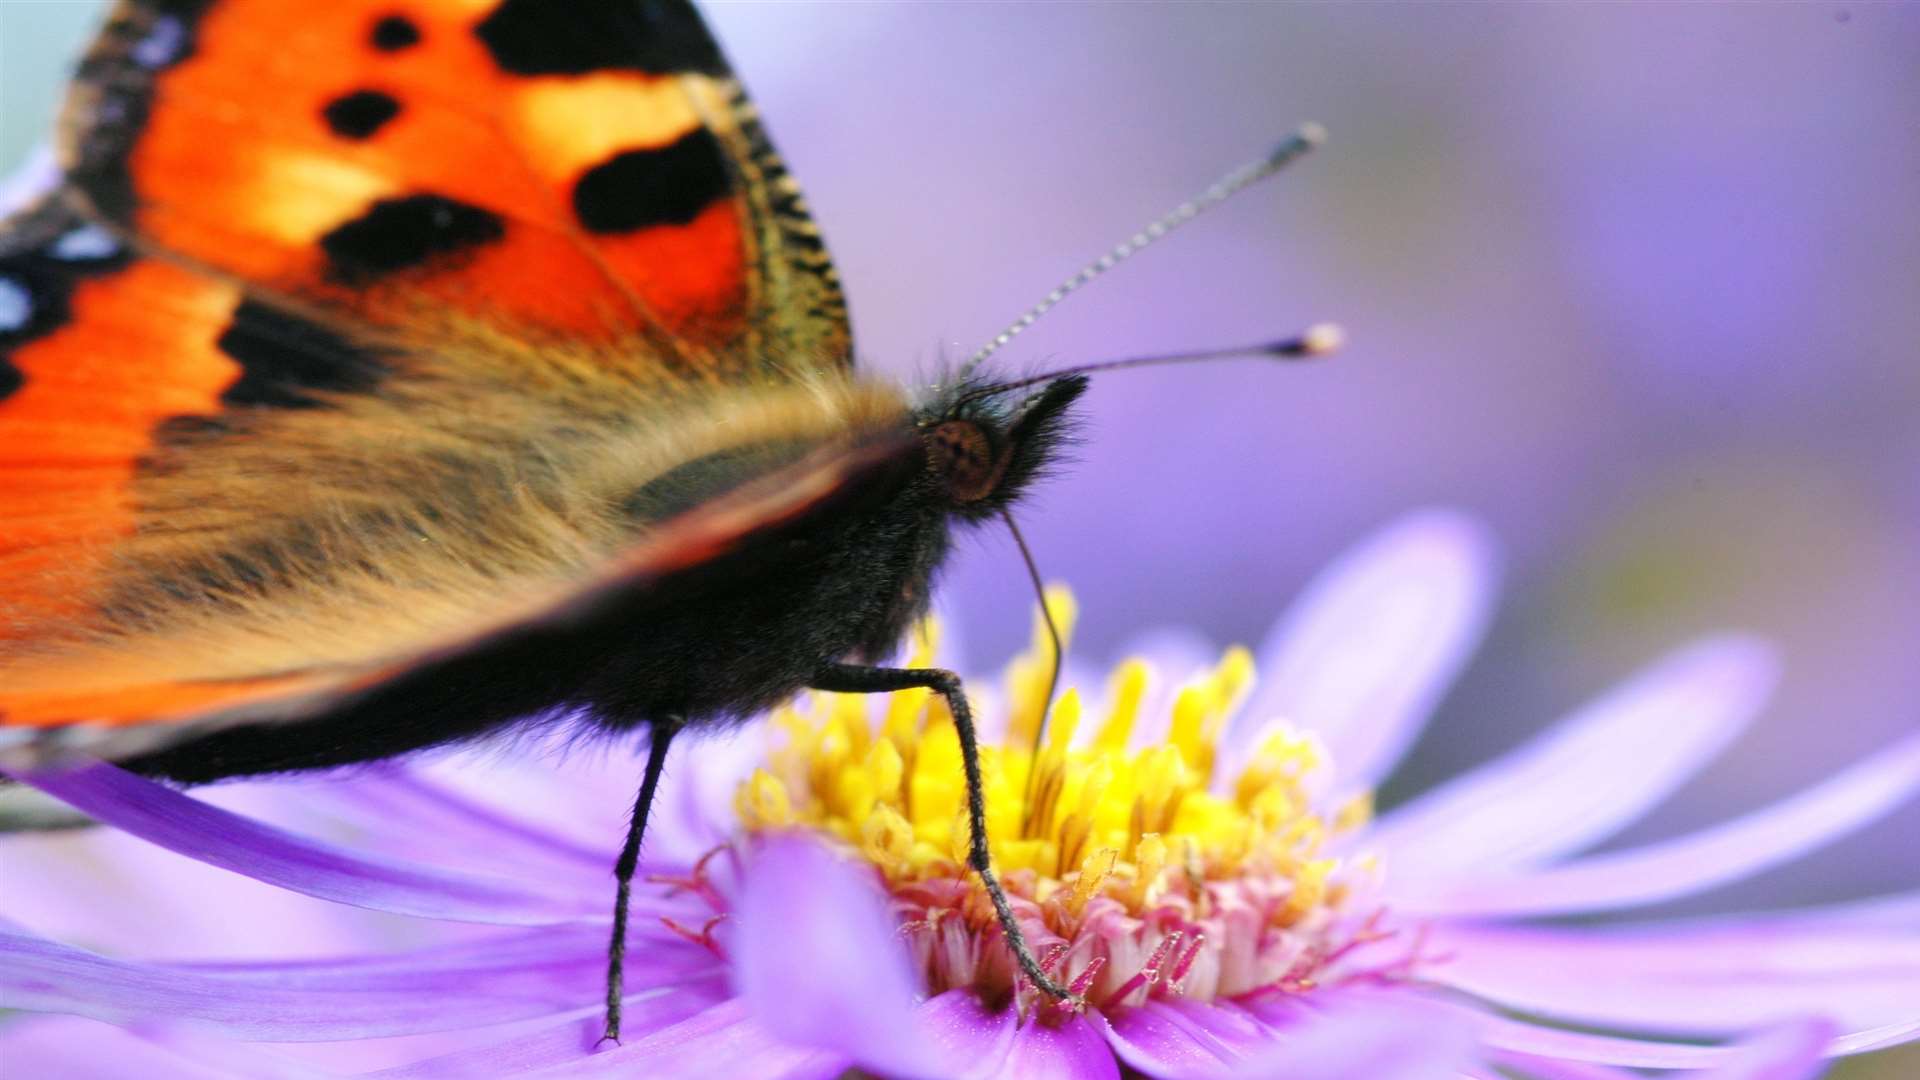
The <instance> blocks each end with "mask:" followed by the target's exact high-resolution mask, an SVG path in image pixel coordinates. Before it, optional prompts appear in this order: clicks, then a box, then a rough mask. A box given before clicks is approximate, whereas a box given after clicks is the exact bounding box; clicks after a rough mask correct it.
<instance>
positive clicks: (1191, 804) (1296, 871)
mask: <svg viewBox="0 0 1920 1080" xmlns="http://www.w3.org/2000/svg"><path fill="white" fill-rule="evenodd" d="M1047 603H1048V605H1049V607H1050V608H1051V609H1052V611H1053V612H1054V617H1055V621H1056V622H1057V623H1058V624H1059V625H1060V626H1061V628H1062V632H1063V634H1064V633H1065V632H1067V631H1068V630H1069V629H1070V628H1071V625H1072V623H1073V616H1074V605H1073V601H1072V598H1071V597H1070V596H1069V595H1068V594H1067V593H1066V591H1065V590H1063V589H1053V590H1049V592H1048V596H1047ZM936 636H937V628H936V627H934V626H932V625H931V624H929V625H928V626H926V627H924V628H923V632H922V633H921V635H920V641H919V644H918V647H917V649H916V652H915V654H914V656H913V657H912V658H911V660H910V661H909V663H910V666H914V667H928V666H932V664H933V659H934V656H933V653H934V644H935V638H936ZM1051 666H1052V650H1051V647H1050V644H1049V640H1048V638H1047V637H1046V635H1045V633H1044V624H1042V623H1041V622H1040V621H1039V620H1038V618H1036V620H1035V632H1034V644H1033V646H1032V648H1031V649H1030V650H1029V651H1028V652H1026V653H1024V654H1022V655H1021V656H1020V657H1018V658H1016V659H1015V660H1014V662H1013V663H1012V665H1010V667H1009V669H1008V672H1007V676H1006V688H1005V705H1004V707H1003V708H1002V709H1001V710H999V711H998V712H997V713H996V712H994V711H988V710H981V709H979V707H978V705H976V711H977V712H979V713H980V715H982V716H989V717H990V716H994V715H1003V716H1004V717H1005V718H1006V735H1005V738H1004V739H1003V740H1002V741H1000V742H999V743H998V744H997V745H983V746H982V747H981V769H982V776H983V780H984V788H985V795H986V811H987V828H988V834H989V836H990V837H991V840H992V852H993V862H994V866H995V868H996V869H997V870H998V871H999V873H1000V876H1001V879H1002V880H1003V882H1004V883H1005V884H1006V887H1007V890H1008V892H1009V894H1010V895H1011V896H1013V897H1014V902H1015V905H1016V908H1017V910H1018V913H1019V915H1020V919H1021V924H1022V929H1023V930H1024V931H1025V932H1026V933H1027V934H1028V937H1029V941H1030V942H1031V943H1032V944H1033V946H1034V947H1035V949H1036V951H1037V952H1038V954H1039V955H1040V957H1041V959H1042V962H1043V963H1044V964H1047V965H1049V967H1050V968H1051V969H1052V970H1053V971H1054V972H1055V973H1057V974H1058V975H1059V976H1060V977H1062V978H1064V979H1066V980H1068V981H1069V982H1070V983H1071V984H1072V986H1073V988H1074V989H1075V990H1076V992H1078V993H1080V994H1082V995H1084V996H1085V998H1086V999H1087V1001H1088V1002H1089V1003H1090V1004H1092V1005H1093V1006H1094V1007H1097V1008H1101V1009H1103V1010H1111V1009H1116V1008H1124V1007H1126V1006H1128V1005H1131V1004H1137V1003H1139V1002H1140V1001H1142V1000H1145V999H1146V997H1148V996H1150V995H1161V996H1165V995H1175V994H1179V995H1185V996H1189V997H1197V998H1200V999H1202V1000H1209V999H1213V998H1216V997H1230V996H1238V995H1243V994H1249V993H1255V992H1261V991H1278V992H1298V991H1301V990H1305V989H1308V988H1310V987H1311V986H1313V985H1315V983H1316V982H1317V981H1318V980H1319V979H1320V978H1321V977H1322V976H1323V975H1324V974H1325V973H1326V972H1327V971H1328V970H1329V969H1330V968H1331V966H1332V965H1333V964H1334V963H1335V961H1337V960H1339V959H1341V958H1343V957H1345V956H1346V955H1347V954H1349V953H1351V952H1352V951H1353V950H1355V949H1356V948H1358V947H1360V946H1362V945H1365V944H1367V943H1370V942H1372V941H1375V940H1379V939H1380V938H1381V937H1383V936H1384V935H1382V934H1381V933H1380V931H1379V927H1378V914H1379V912H1378V911H1377V909H1376V908H1374V907H1373V906H1372V905H1370V904H1369V903H1368V902H1367V900H1366V898H1365V894H1366V893H1368V892H1370V886H1371V884H1372V880H1373V877H1374V873H1373V870H1374V868H1373V865H1372V863H1371V861H1370V860H1367V859H1364V858H1362V859H1351V860H1343V859H1340V858H1336V857H1334V856H1333V855H1330V854H1329V853H1328V847H1329V842H1330V840H1331V839H1332V838H1333V837H1335V836H1337V835H1339V834H1341V833H1344V832H1347V831H1349V830H1353V829H1356V828H1358V827H1359V826H1361V825H1363V824H1364V823H1365V822H1366V821H1367V819H1368V817H1369V814H1370V812H1371V803H1370V801H1369V799H1368V798H1367V797H1365V796H1362V797H1359V798H1355V799H1351V800H1349V801H1347V802H1345V803H1344V804H1342V805H1341V806H1340V807H1339V808H1338V809H1336V810H1334V811H1332V812H1331V813H1325V812H1322V811H1321V810H1319V809H1316V807H1317V806H1319V805H1321V800H1320V799H1319V796H1320V794H1321V792H1322V790H1323V787H1324V781H1325V780H1326V778H1327V774H1328V763H1327V761H1326V755H1325V753H1324V751H1323V750H1322V748H1321V747H1320V744H1319V743H1318V741H1317V740H1315V739H1314V738H1312V737H1311V736H1308V735H1303V734H1300V733H1298V732H1295V731H1292V730H1289V729H1285V728H1280V729H1278V730H1275V731H1274V732H1273V733H1272V734H1269V735H1268V736H1267V737H1266V738H1265V740H1264V741H1263V742H1262V743H1261V744H1259V746H1258V747H1257V749H1256V751H1255V752H1254V753H1253V755H1252V756H1251V758H1250V760H1248V761H1247V762H1246V764H1245V765H1244V766H1243V767H1241V768H1240V769H1239V770H1238V772H1237V774H1235V775H1234V776H1232V777H1231V778H1227V777H1217V776H1216V769H1217V766H1218V765H1219V762H1218V761H1217V757H1218V749H1219V745H1220V739H1221V736H1222V735H1223V733H1224V731H1225V728H1226V725H1227V722H1228V720H1229V719H1230V718H1231V717H1232V716H1233V713H1234V711H1235V709H1236V708H1237V707H1238V706H1239V704H1240V703H1241V701H1242V699H1243V698H1244V697H1245V695H1246V692H1247V690H1248V689H1249V688H1250V686H1251V685H1252V682H1253V678H1254V671H1253V660H1252V657H1251V655H1250V654H1249V653H1248V652H1247V650H1245V649H1242V648H1238V647H1236V648H1232V649H1229V650H1227V652H1226V653H1225V655H1223V656H1222V657H1221V658H1220V661H1219V662H1218V663H1217V664H1216V665H1215V666H1214V667H1213V668H1212V669H1211V670H1210V671H1208V672H1205V673H1204V674H1203V675H1202V676H1201V677H1199V678H1197V679H1195V680H1193V681H1191V682H1190V683H1189V684H1188V685H1186V686H1184V687H1182V688H1180V689H1179V691H1178V692H1177V693H1176V694H1175V695H1174V696H1173V699H1172V703H1171V707H1170V710H1168V712H1169V713H1170V715H1167V716H1166V717H1165V732H1164V735H1162V737H1160V738H1159V739H1158V740H1157V741H1143V740H1142V739H1141V738H1140V733H1141V729H1142V728H1143V727H1145V726H1147V721H1150V720H1154V721H1157V720H1158V719H1159V718H1158V717H1148V716H1145V715H1143V714H1144V712H1145V703H1146V702H1147V701H1148V700H1149V699H1150V697H1151V696H1152V694H1151V691H1152V686H1153V679H1154V674H1153V672H1152V671H1151V669H1150V667H1149V665H1148V663H1147V662H1146V661H1144V660H1140V659H1130V660H1127V661H1126V662H1124V663H1122V664H1121V665H1119V667H1118V668H1116V669H1115V670H1114V671H1113V673H1112V675H1111V677H1110V678H1109V680H1108V686H1107V693H1106V703H1107V704H1106V706H1105V709H1104V710H1103V714H1102V715H1100V716H1099V717H1098V718H1097V722H1096V723H1094V724H1093V725H1092V730H1091V731H1090V732H1084V733H1083V731H1082V729H1083V728H1084V727H1087V726H1088V720H1089V718H1088V717H1087V716H1086V715H1085V706H1084V705H1083V703H1082V699H1081V696H1080V694H1079V692H1078V691H1077V690H1076V689H1074V688H1068V689H1067V690H1065V691H1064V692H1063V693H1062V694H1061V696H1060V699H1059V701H1058V702H1057V703H1056V704H1055V706H1054V709H1053V712H1052V716H1051V720H1050V723H1049V724H1048V726H1047V731H1046V739H1045V741H1044V743H1043V744H1042V745H1041V746H1040V748H1039V750H1038V752H1037V753H1036V752H1035V751H1034V742H1035V738H1034V736H1035V733H1036V732H1037V731H1039V725H1040V721H1041V713H1042V709H1043V708H1044V704H1045V701H1044V699H1045V696H1046V692H1047V681H1048V677H1049V673H1050V670H1051ZM809 706H810V707H809V708H808V709H807V710H806V711H802V710H800V709H798V708H795V707H791V706H789V707H787V708H783V709H781V710H780V711H779V712H778V713H777V714H776V717H775V724H776V727H777V730H778V731H779V733H780V736H781V737H783V738H784V742H783V744H782V745H780V746H778V747H777V748H776V749H774V750H773V751H772V752H771V753H770V755H769V758H768V763H767V765H766V766H765V767H764V768H761V769H759V770H757V771H756V772H755V773H754V774H753V776H752V777H751V778H750V779H749V780H748V781H746V782H745V783H744V784H742V785H741V787H740V789H739V791H738V793H737V795H736V807H737V810H738V813H739V817H740V820H741V822H742V824H743V825H744V827H745V828H746V829H747V831H748V832H750V833H754V832H765V831H770V830H784V829H795V828H804V829H810V830H814V831H817V832H821V833H825V834H828V835H830V836H832V837H835V838H837V839H838V840H839V841H840V842H841V843H842V844H843V845H844V846H845V847H847V848H850V849H851V850H853V851H855V852H857V853H858V854H859V855H860V856H861V857H862V858H864V859H865V860H866V861H868V862H870V863H871V864H872V865H873V866H874V867H875V868H876V869H877V870H878V872H879V874H880V876H881V877H882V878H883V879H884V881H885V883H886V885H887V887H888V889H889V891H890V892H891V894H892V896H893V898H894V900H895V903H896V906H897V907H898V908H899V909H900V912H901V914H902V916H903V917H904V920H905V925H906V928H907V931H906V932H907V937H908V940H909V942H910V943H911V945H912V947H913V949H914V951H915V954H916V956H917V958H918V959H919V961H920V962H921V963H922V965H923V966H924V968H925V971H926V975H927V977H928V979H929V982H930V986H931V989H932V990H933V991H934V992H935V993H938V992H940V991H943V990H947V989H952V988H955V987H965V988H969V989H973V990H975V991H977V992H979V993H981V994H982V996H983V997H985V998H987V999H988V1000H990V1001H992V1000H1000V1001H1004V1000H1006V999H1008V998H1009V997H1015V998H1018V999H1019V1000H1020V1002H1021V1004H1022V1006H1023V1007H1026V1008H1043V1007H1046V1006H1047V1005H1048V1004H1049V1002H1047V1001H1044V1000H1041V999H1039V998H1038V997H1036V995H1035V993H1034V991H1033V989H1032V987H1031V986H1030V985H1029V984H1027V982H1026V980H1024V979H1023V978H1020V977H1019V972H1018V970H1017V968H1016V967H1015V965H1014V963H1013V958H1012V955H1011V953H1010V951H1009V950H1008V949H1007V948H1006V947H1005V944H1004V941H1003V940H1002V935H1001V931H1000V929H999V926H998V924H997V922H996V920H995V919H994V916H993V911H992V908H991V906H990V905H989V904H988V902H987V898H986V895H985V892H984V890H983V889H982V888H981V887H980V885H979V882H978V879H977V878H975V877H974V876H973V875H972V874H971V873H969V872H968V870H967V868H966V850H967V842H968V834H967V814H966V785H965V781H964V774H963V771H962V769H961V762H960V741H959V738H958V736H957V734H956V733H955V731H954V726H953V718H952V716H951V714H950V713H949V712H948V711H947V708H946V705H945V702H944V701H943V700H942V699H941V698H940V697H939V696H937V695H934V694H932V693H930V692H929V691H925V690H909V691H904V692H901V693H896V694H894V695H892V696H891V697H890V698H889V699H886V700H885V701H884V702H883V703H880V704H878V705H877V706H876V704H875V702H874V701H873V700H872V699H870V698H867V697H862V696H850V695H840V694H816V695H814V696H813V698H812V700H811V701H810V703H809ZM876 714H877V715H876ZM989 722H990V721H989ZM1083 735H1084V737H1083ZM983 740H984V736H983Z"/></svg>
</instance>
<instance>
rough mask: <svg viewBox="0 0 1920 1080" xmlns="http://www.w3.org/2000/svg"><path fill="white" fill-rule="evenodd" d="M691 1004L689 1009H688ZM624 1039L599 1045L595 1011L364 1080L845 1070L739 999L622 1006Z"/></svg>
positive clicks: (806, 1078) (812, 1074) (687, 1078)
mask: <svg viewBox="0 0 1920 1080" xmlns="http://www.w3.org/2000/svg"><path fill="white" fill-rule="evenodd" d="M688 1004H692V1005H693V1006H694V1007H693V1008H688V1007H687V1006H688ZM627 1015H628V1020H629V1024H628V1026H627V1031H628V1033H629V1036H628V1038H627V1039H626V1041H625V1042H624V1043H621V1044H618V1045H616V1044H613V1043H606V1044H601V1042H600V1035H601V1031H602V1029H603V1020H602V1018H601V1015H600V1010H599V1009H597V1008H595V1009H590V1010H580V1011H578V1012H577V1013H575V1014H574V1015H572V1016H569V1017H568V1018H566V1019H565V1020H563V1021H561V1022H559V1023H556V1024H553V1025H551V1026H548V1027H543V1028H539V1029H536V1030H534V1031H532V1032H531V1033H528V1034H525V1035H521V1036H519V1037H517V1038H514V1039H511V1040H508V1041H506V1042H501V1043H496V1044H494V1045H491V1046H485V1047H475V1048H473V1049H468V1050H459V1051H455V1052H454V1053H451V1054H446V1055H442V1056H439V1057H434V1058H429V1059H427V1060H424V1061H417V1062H413V1063H411V1064H408V1065H404V1066H401V1067H399V1068H394V1069H388V1070H385V1071H382V1072H378V1073H374V1074H371V1076H370V1077H369V1078H368V1080H441V1078H448V1080H451V1078H467V1077H475V1076H515V1075H529V1074H530V1075H537V1076H541V1077H548V1078H554V1080H558V1078H562V1077H603V1076H644V1077H647V1078H648V1080H708V1078H711V1077H734V1076H738V1077H754V1078H756V1080H758V1078H766V1080H815V1078H818V1080H827V1078H828V1077H834V1076H839V1075H840V1074H841V1073H843V1072H845V1071H846V1068H847V1066H848V1065H849V1064H850V1063H849V1062H848V1061H847V1059H846V1058H845V1057H844V1056H839V1055H835V1054H833V1053H831V1052H828V1051H822V1050H816V1049H811V1048H806V1047H796V1046H792V1045H790V1044H787V1043H783V1042H781V1041H779V1040H778V1039H775V1038H774V1037H773V1036H772V1035H771V1034H769V1033H768V1032H767V1031H766V1029H765V1028H763V1027H761V1026H760V1025H759V1024H758V1023H757V1022H756V1021H755V1020H754V1019H753V1018H752V1017H751V1016H750V1015H748V1012H747V1009H746V1006H745V1005H744V1003H742V1002H741V1001H740V1000H739V999H737V998H733V999H728V1000H725V1001H721V1002H718V1003H710V1002H706V1001H700V1000H698V999H694V1000H692V1001H691V1002H689V1001H688V1000H684V999H683V1000H678V1001H676V1000H675V995H674V994H672V993H667V994H662V995H658V996H654V997H649V998H645V999H642V1000H640V1001H637V1002H633V1003H631V1004H629V1005H628V1007H627Z"/></svg>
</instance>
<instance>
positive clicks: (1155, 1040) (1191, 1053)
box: [1106, 998, 1274, 1080]
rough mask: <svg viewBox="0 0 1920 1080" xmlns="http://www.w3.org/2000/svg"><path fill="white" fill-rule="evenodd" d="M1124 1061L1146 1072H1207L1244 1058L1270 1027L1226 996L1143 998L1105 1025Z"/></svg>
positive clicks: (1190, 1074)
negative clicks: (1214, 1000) (1221, 999)
mask: <svg viewBox="0 0 1920 1080" xmlns="http://www.w3.org/2000/svg"><path fill="white" fill-rule="evenodd" d="M1106 1034H1107V1041H1108V1042H1110V1043H1112V1044H1113V1048H1114V1051H1115V1052H1116V1053H1118V1054H1119V1055H1120V1057H1121V1059H1122V1060H1124V1061H1125V1062H1126V1063H1127V1064H1129V1065H1131V1066H1133V1067H1134V1068H1136V1069H1139V1070H1140V1071H1141V1072H1144V1073H1147V1074H1148V1075H1151V1076H1156V1077H1162V1078H1169V1080H1176V1078H1184V1077H1211V1076H1219V1075H1222V1074H1224V1073H1225V1072H1227V1071H1228V1070H1229V1069H1230V1068H1231V1067H1232V1066H1233V1065H1234V1064H1235V1063H1238V1062H1244V1061H1246V1060H1247V1056H1248V1055H1249V1054H1251V1053H1255V1052H1258V1051H1259V1050H1261V1049H1262V1048H1263V1047H1264V1046H1265V1045H1266V1044H1268V1043H1269V1042H1271V1041H1272V1039H1273V1038H1274V1033H1273V1030H1272V1029H1270V1028H1269V1027H1267V1026H1266V1025H1265V1024H1263V1023H1261V1022H1260V1021H1259V1020H1258V1019H1256V1018H1254V1017H1253V1016H1251V1015H1249V1014H1248V1013H1247V1012H1246V1011H1245V1010H1243V1009H1241V1008H1239V1007H1238V1006H1236V1005H1234V1004H1233V1003H1231V1002H1218V1003H1213V1004H1208V1003H1203V1002H1197V1001H1189V1000H1186V999H1184V998H1174V999H1172V1000H1168V1001H1159V1000H1151V999H1150V1000H1148V1001H1147V1002H1146V1003H1145V1004H1143V1005H1141V1006H1139V1007H1137V1008H1133V1009H1128V1010H1127V1011H1126V1012H1125V1013H1123V1014H1121V1015H1120V1016H1119V1017H1117V1018H1116V1019H1114V1020H1113V1021H1112V1023H1111V1024H1109V1025H1108V1028H1107V1032H1106Z"/></svg>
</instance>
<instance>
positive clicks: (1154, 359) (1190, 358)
mask: <svg viewBox="0 0 1920 1080" xmlns="http://www.w3.org/2000/svg"><path fill="white" fill-rule="evenodd" d="M1346 342H1347V332H1346V331H1345V330H1343V329H1341V328H1340V326H1339V324H1338V323H1315V324H1313V325H1312V326H1309V327H1307V328H1306V329H1305V330H1302V331H1301V332H1299V333H1298V334H1295V335H1293V336H1292V337H1286V338H1280V339H1279V340H1277V341H1262V342H1259V343H1256V344H1253V345H1233V346H1229V347H1227V348H1224V349H1198V350H1194V351H1192V352H1174V353H1155V354H1153V355H1151V356H1129V357H1126V358H1125V359H1122V360H1101V361H1099V362H1097V363H1092V364H1075V365H1074V366H1073V367H1065V368H1060V369H1059V370H1057V371H1048V372H1044V373H1042V374H1039V375H1029V376H1027V377H1026V378H1022V379H1014V380H1012V381H1010V382H1003V383H993V384H991V385H988V386H981V387H976V388H975V389H973V390H971V391H968V392H967V393H966V394H965V395H964V396H962V397H961V398H960V402H961V404H965V403H967V402H970V401H975V400H978V399H981V398H990V397H997V396H999V395H1001V394H1004V393H1007V392H1008V391H1010V390H1020V389H1024V388H1026V387H1029V386H1034V385H1037V384H1039V383H1046V382H1052V381H1054V380H1055V379H1061V378H1066V377H1067V376H1070V375H1092V374H1096V373H1098V372H1102V371H1114V370H1117V369H1119V368H1130V367H1152V366H1155V365H1157V364H1191V363H1198V362H1200V361H1203V360H1234V359H1242V358H1247V357H1265V358H1267V359H1269V360H1311V359H1314V358H1315V357H1320V356H1326V355H1328V354H1330V353H1334V352H1338V351H1339V350H1340V347H1341V346H1342V345H1345V344H1346Z"/></svg>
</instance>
